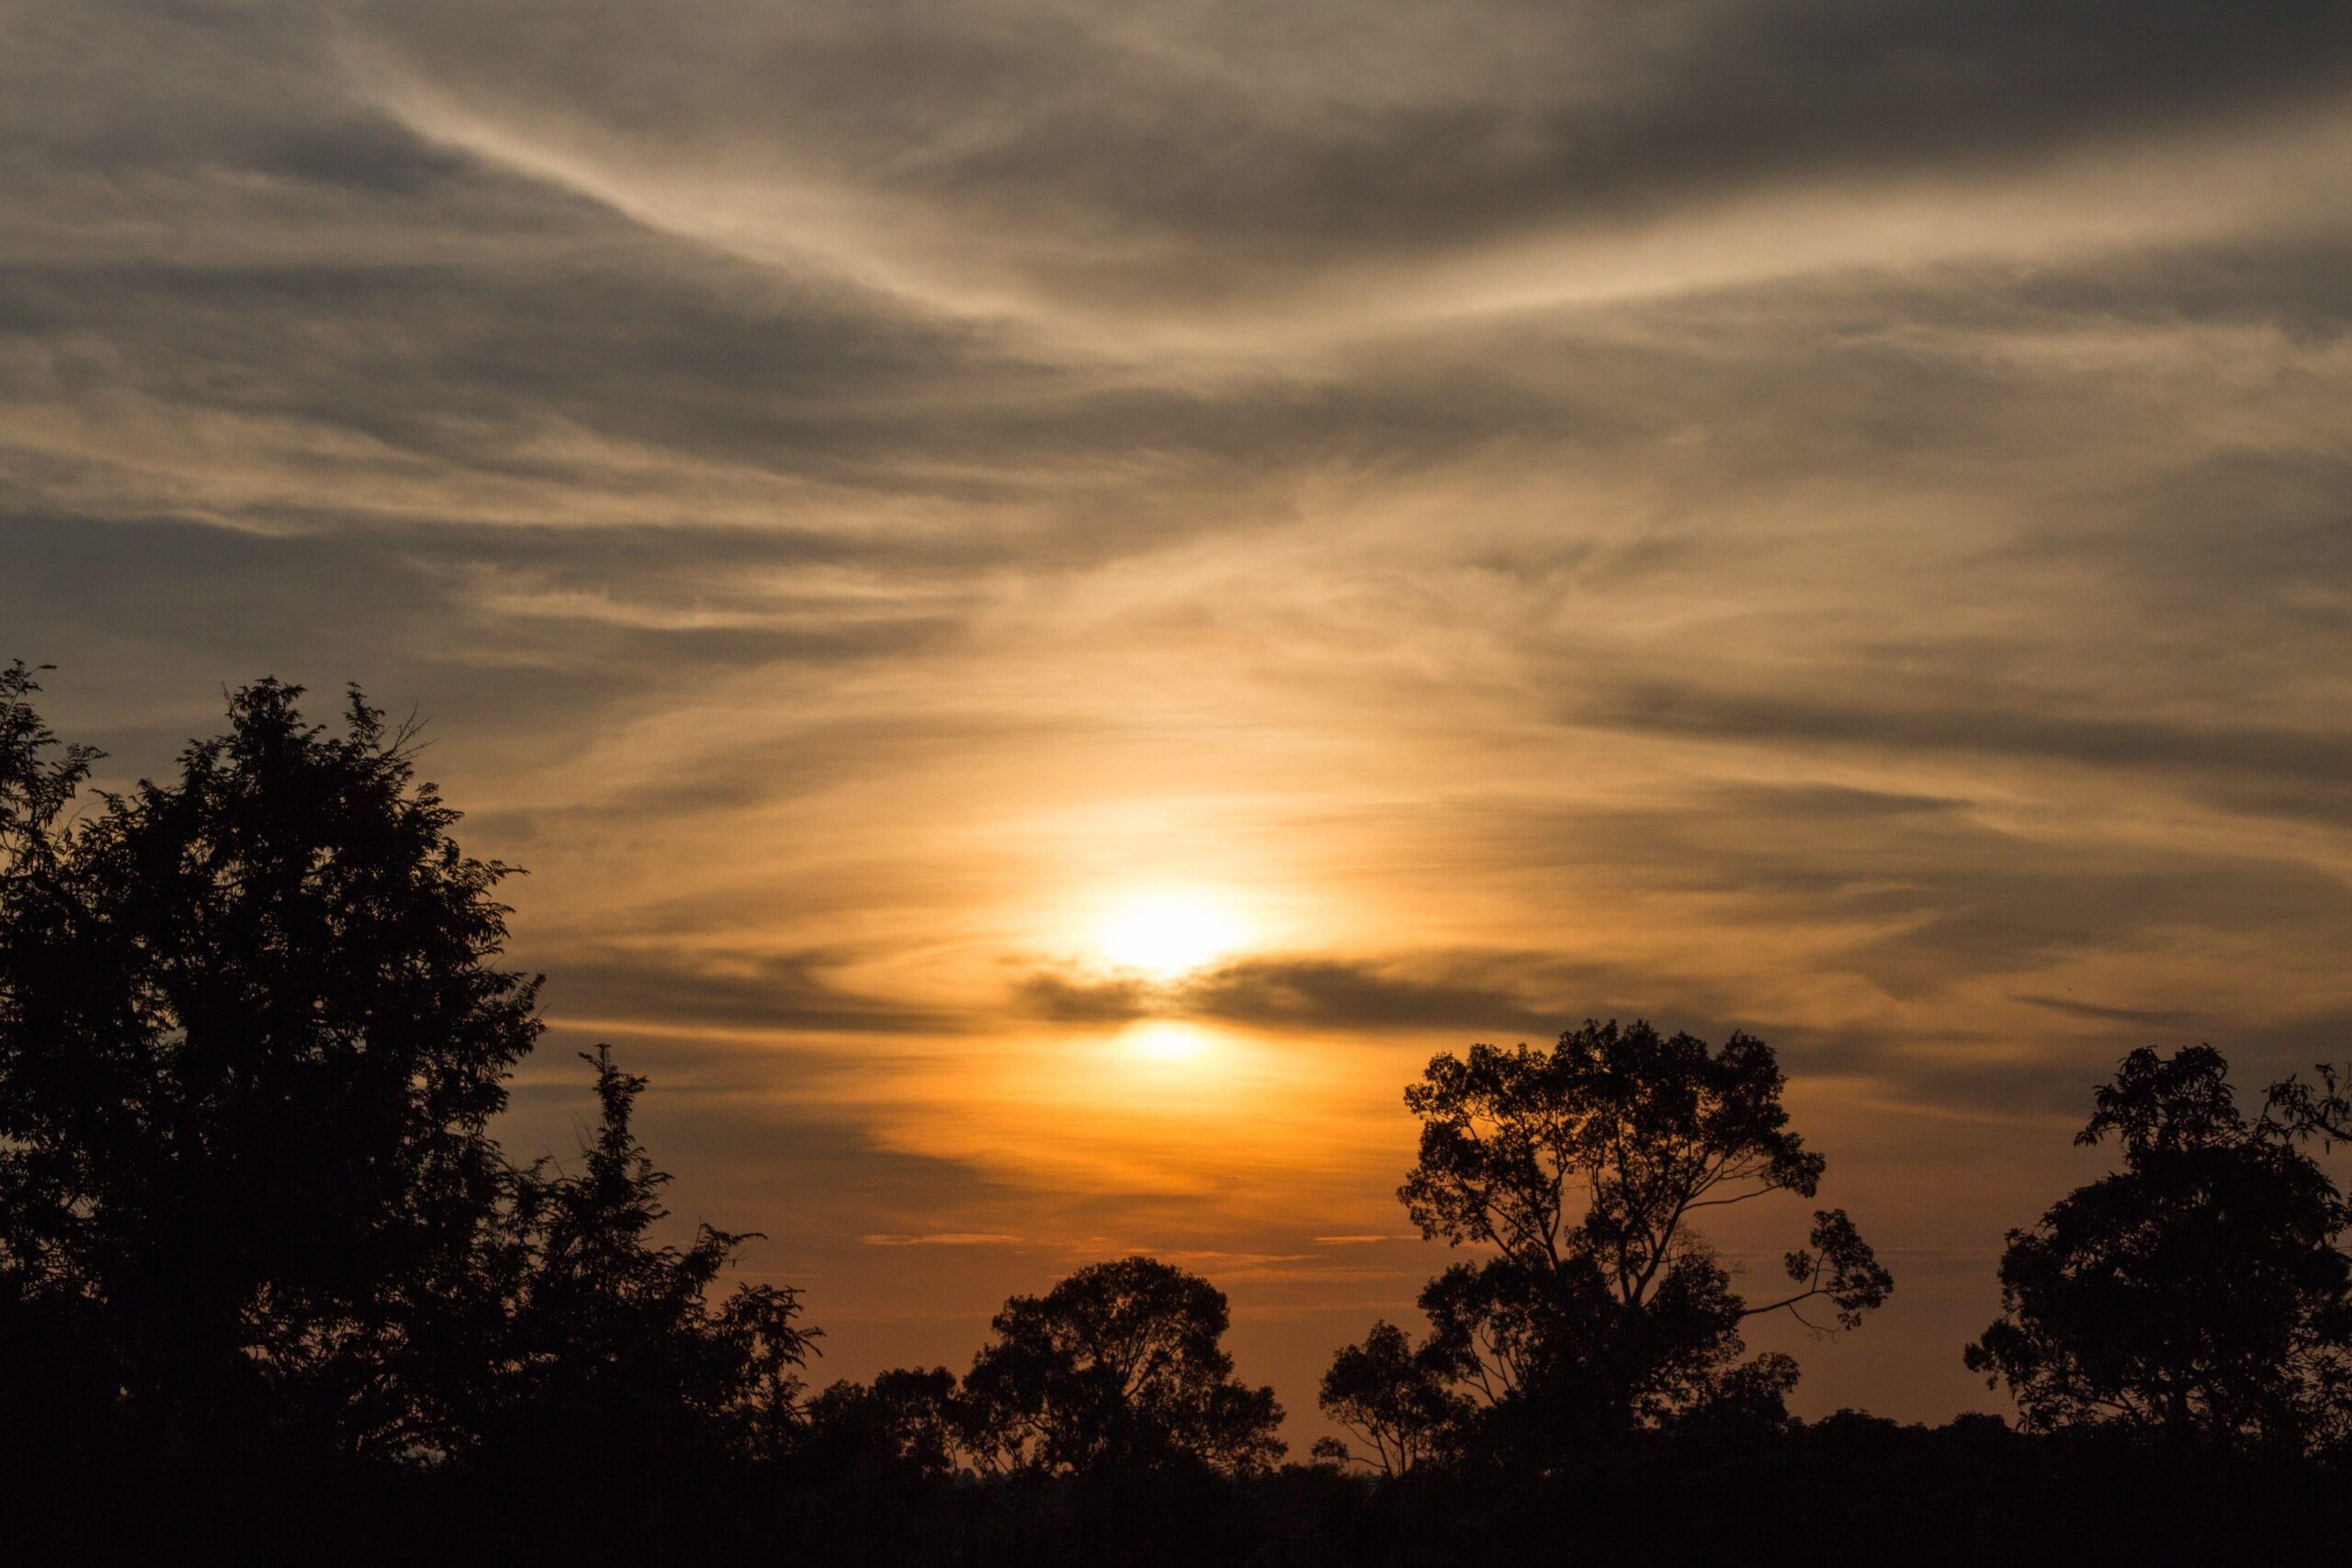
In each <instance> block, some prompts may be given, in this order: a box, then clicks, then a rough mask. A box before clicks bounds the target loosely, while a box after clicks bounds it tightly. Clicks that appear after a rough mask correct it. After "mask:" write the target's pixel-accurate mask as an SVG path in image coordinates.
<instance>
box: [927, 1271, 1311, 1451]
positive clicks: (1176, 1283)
mask: <svg viewBox="0 0 2352 1568" xmlns="http://www.w3.org/2000/svg"><path fill="white" fill-rule="evenodd" d="M990 1327H991V1329H992V1330H993V1332H994V1334H995V1338H994V1339H993V1340H992V1341H990V1342H989V1344H988V1345H987V1346H985V1347H984V1348H982V1349H981V1350H980V1353H979V1354H978V1356H977V1357H976V1358H975V1359H973V1362H972V1369H971V1371H969V1372H968V1373H967V1374H966V1375H965V1379H964V1394H963V1401H962V1404H963V1411H964V1423H965V1430H964V1439H965V1442H966V1444H967V1446H968V1448H969V1449H970V1450H971V1451H972V1453H973V1455H974V1456H975V1458H976V1459H978V1461H980V1462H981V1463H982V1464H983V1465H984V1466H986V1467H987V1468H989V1469H991V1470H995V1471H999V1472H1001V1471H1006V1470H1015V1469H1018V1470H1032V1471H1046V1472H1085V1471H1091V1470H1095V1469H1099V1468H1106V1467H1115V1466H1131V1465H1138V1464H1150V1463H1155V1462H1163V1461H1169V1460H1172V1459H1184V1460H1191V1461H1197V1462H1199V1463H1202V1464H1205V1465H1208V1466H1210V1467H1212V1468H1214V1469H1216V1470H1220V1471H1224V1472H1228V1473H1231V1474H1250V1473H1253V1472H1259V1471H1262V1470H1264V1469H1266V1468H1267V1467H1269V1466H1270V1465H1272V1463H1273V1461H1276V1460H1277V1459H1280V1458H1281V1457H1282V1454H1283V1442H1282V1440H1281V1439H1280V1438H1277V1437H1276V1436H1275V1435H1274V1434H1275V1431H1276V1430H1277V1428H1279V1427H1281V1425H1282V1418H1283V1417H1282V1407H1281V1405H1279V1404H1276V1403H1275V1401H1274V1391H1273V1390H1272V1389H1271V1388H1251V1387H1250V1386H1248V1385H1247V1384H1245V1383H1243V1382H1240V1381H1239V1380H1238V1379H1237V1378H1235V1377H1234V1376H1233V1358H1232V1357H1231V1356H1229V1355H1227V1353H1226V1351H1225V1348H1224V1345H1223V1341H1224V1338H1225V1331H1226V1327H1227V1310H1226V1301H1225V1294H1224V1292H1221V1291H1219V1290H1217V1289H1216V1287H1215V1286H1214V1285H1211V1284H1210V1283H1209V1282H1208V1281H1207V1280H1204V1279H1202V1278H1201V1277H1200V1276H1199V1275H1197V1274H1189V1273H1186V1272H1185V1271H1184V1270H1182V1269H1175V1268H1171V1267H1170V1266H1169V1265H1168V1264H1165V1263H1161V1262H1159V1260H1158V1259H1156V1258H1144V1257H1134V1258H1122V1259H1120V1260H1118V1261H1117V1262H1114V1263H1096V1264H1091V1265H1090V1266H1088V1267H1087V1268H1084V1269H1080V1270H1079V1271H1078V1272H1077V1273H1075V1274H1073V1275H1071V1276H1070V1277H1069V1279H1067V1280H1063V1281H1061V1283H1059V1284H1057V1285H1056V1286H1055V1287H1054V1288H1053V1289H1052V1290H1051V1291H1049V1292H1046V1294H1045V1295H1043V1296H1014V1297H1013V1298H1012V1300H1010V1301H1008V1302H1006V1303H1004V1310H1003V1311H1002V1312H1001V1313H999V1314H997V1315H996V1318H995V1320H994V1322H993V1323H992V1324H991V1325H990Z"/></svg>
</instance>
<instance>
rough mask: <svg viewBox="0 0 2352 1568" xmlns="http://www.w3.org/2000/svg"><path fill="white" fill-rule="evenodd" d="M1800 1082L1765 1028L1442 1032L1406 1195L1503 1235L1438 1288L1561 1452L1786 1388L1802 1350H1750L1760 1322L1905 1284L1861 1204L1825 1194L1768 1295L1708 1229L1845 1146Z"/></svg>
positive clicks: (1471, 1354)
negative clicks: (1702, 1034) (1787, 1079)
mask: <svg viewBox="0 0 2352 1568" xmlns="http://www.w3.org/2000/svg"><path fill="white" fill-rule="evenodd" d="M1781 1088H1782V1078H1781V1071H1780V1067H1779V1065H1778V1063H1777V1061H1776V1060H1775V1058H1774V1056H1773V1054H1772V1052H1771V1049H1770V1047H1769V1046H1767V1045H1766V1044H1765V1043H1763V1042H1762V1041H1760V1040H1758V1039H1755V1038H1754V1037H1752V1036H1750V1035H1747V1034H1745V1033H1735V1034H1734V1035H1733V1036H1732V1037H1731V1038H1730V1039H1729V1040H1728V1041H1727V1042H1725V1043H1724V1047H1723V1049H1722V1050H1721V1051H1711V1050H1710V1049H1709V1048H1708V1047H1707V1045H1706V1043H1704V1042H1703V1041H1701V1040H1699V1039H1697V1038H1695V1037H1693V1036H1691V1035H1689V1034H1676V1035H1674V1036H1672V1037H1671V1038H1668V1037H1665V1036H1662V1035H1660V1034H1659V1033H1658V1032H1657V1031H1656V1030H1655V1029H1653V1028H1652V1027H1651V1026H1650V1025H1649V1024H1647V1023H1646V1022H1640V1021H1636V1022H1634V1024H1632V1025H1630V1026H1627V1027H1623V1028H1621V1027H1620V1026H1619V1025H1618V1024H1617V1023H1615V1022H1614V1021H1611V1022H1610V1023H1607V1024H1600V1023H1594V1022H1590V1021H1588V1022H1587V1023H1586V1024H1585V1026H1584V1027H1583V1028H1581V1029H1578V1030H1575V1031H1571V1032H1567V1033H1566V1034H1563V1035H1562V1036H1561V1037H1560V1039H1559V1042H1558V1043H1557V1044H1556V1045H1555V1047H1554V1048H1553V1049H1552V1050H1550V1051H1549V1052H1544V1051H1537V1050H1532V1049H1530V1048H1529V1047H1527V1046H1525V1045H1520V1046H1518V1047H1515V1048H1514V1049H1511V1050H1507V1051H1506V1050H1500V1049H1498V1048H1496V1047H1494V1046H1492V1045H1484V1044H1481V1045H1474V1046H1472V1047H1471V1049H1470V1053H1469V1055H1468V1056H1467V1057H1466V1058H1464V1057H1457V1056H1455V1055H1453V1054H1452V1053H1450V1052H1449V1053H1442V1054H1441V1055H1438V1056H1436V1057H1434V1058H1433V1059H1432V1060H1431V1061H1430V1065H1429V1067H1428V1069H1427V1071H1426V1073H1425V1074H1424V1075H1423V1077H1422V1079H1421V1081H1420V1082H1419V1083H1417V1084H1414V1085H1412V1086H1411V1087H1409V1088H1408V1089H1407V1090H1406V1091H1405V1101H1406V1104H1407V1106H1408V1109H1410V1110H1411V1111H1413V1112H1414V1114H1415V1115H1417V1116H1419V1118H1420V1119H1421V1139H1420V1158H1419V1163H1418V1164H1417V1165H1416V1166H1415V1167H1414V1168H1413V1170H1412V1172H1411V1174H1410V1175H1409V1177H1408V1179H1407V1180H1406V1182H1405V1184H1404V1186H1403V1187H1402V1188H1401V1189H1399V1190H1398V1194H1397V1195H1398V1197H1399V1198H1400V1199H1401V1200H1402V1201H1403V1202H1404V1204H1405V1206H1406V1210H1407V1212H1408V1213H1409V1214H1410V1215H1411V1216H1412V1218H1413V1221H1414V1223H1415V1224H1418V1225H1419V1226H1420V1228H1421V1234H1422V1235H1424V1236H1427V1237H1432V1238H1434V1237H1438V1236H1443V1237H1444V1238H1445V1239H1446V1240H1447V1241H1448V1242H1449V1243H1452V1244H1454V1245H1457V1246H1459V1245H1471V1246H1478V1247H1487V1248H1490V1249H1492V1255H1491V1256H1489V1257H1488V1258H1485V1259H1484V1260H1482V1261H1480V1262H1477V1263H1475V1264H1464V1265H1459V1266H1457V1267H1455V1268H1454V1269H1449V1270H1448V1271H1447V1272H1446V1273H1445V1274H1443V1275H1442V1276H1440V1277H1439V1278H1438V1279H1437V1280H1433V1281H1431V1283H1430V1288H1429V1290H1428V1291H1427V1292H1424V1294H1423V1297H1422V1307H1423V1310H1424V1311H1425V1312H1427V1313H1428V1314H1429V1315H1430V1322H1431V1325H1432V1329H1433V1331H1434V1333H1435V1335H1436V1337H1437V1338H1438V1340H1439V1342H1440V1343H1441V1344H1442V1345H1444V1346H1446V1347H1447V1348H1449V1349H1450V1350H1451V1351H1452V1352H1453V1354H1455V1355H1456V1356H1458V1357H1459V1358H1461V1359H1462V1362H1463V1365H1464V1368H1465V1371H1466V1374H1467V1378H1468V1381H1469V1382H1470V1383H1471V1385H1472V1386H1473V1387H1474V1388H1475V1389H1476V1391H1477V1392H1478V1393H1480V1394H1481V1395H1482V1396H1483V1397H1484V1399H1485V1400H1486V1401H1487V1404H1489V1405H1490V1406H1491V1407H1492V1409H1493V1411H1494V1412H1495V1413H1496V1414H1497V1416H1498V1417H1500V1418H1501V1420H1502V1421H1503V1422H1504V1424H1506V1425H1510V1426H1513V1427H1517V1428H1518V1429H1519V1430H1520V1431H1521V1434H1522V1435H1524V1436H1526V1437H1527V1438H1530V1439H1531V1440H1532V1441H1535V1442H1537V1443H1538V1444H1540V1445H1541V1446H1542V1448H1544V1450H1549V1451H1557V1450H1558V1448H1559V1446H1560V1445H1561V1444H1562V1443H1563V1442H1566V1441H1568V1440H1570V1439H1571V1438H1572V1437H1574V1438H1593V1437H1600V1438H1622V1437H1623V1435H1624V1434H1626V1433H1628V1432H1630V1431H1632V1430H1634V1429H1635V1428H1637V1427H1643V1426H1650V1425H1657V1424H1660V1423H1664V1422H1668V1421H1672V1420H1676V1419H1679V1418H1681V1417H1683V1416H1689V1415H1691V1414H1693V1413H1696V1412H1700V1411H1702V1410H1705V1409H1707V1408H1709V1407H1710V1406H1711V1405H1713V1404H1720V1403H1722V1402H1725V1401H1730V1402H1734V1403H1736V1404H1739V1405H1740V1406H1742V1407H1743V1408H1753V1407H1755V1406H1756V1405H1758V1404H1759V1403H1770V1402H1771V1401H1777V1399H1778V1397H1779V1394H1780V1393H1781V1392H1784V1391H1785V1389H1786V1388H1787V1387H1788V1386H1789V1385H1790V1384H1792V1382H1794V1379H1795V1367H1794V1363H1793V1362H1792V1361H1790V1360H1789V1359H1788V1358H1786V1357H1781V1356H1772V1357H1763V1358H1758V1359H1755V1360H1752V1361H1748V1362H1746V1363H1744V1364H1743V1363H1741V1362H1740V1361H1739V1357H1740V1355H1741V1354H1742V1351H1743V1348H1744V1346H1743V1342H1742V1339H1741V1336H1740V1332H1739V1325H1741V1324H1742V1323H1743V1322H1745V1321H1746V1320H1747V1319H1748V1318H1751V1317H1755V1316H1757V1315H1758V1314H1763V1313H1770V1312H1787V1313H1789V1314H1792V1315H1793V1316H1795V1317H1797V1318H1798V1320H1799V1321H1801V1322H1804V1324H1806V1325H1807V1326H1809V1327H1812V1328H1815V1329H1816V1330H1819V1331H1824V1332H1826V1331H1827V1329H1828V1328H1829V1327H1830V1326H1831V1325H1836V1326H1838V1327H1845V1328H1851V1327H1854V1326H1855V1325H1858V1324H1859V1323H1860V1318H1861V1314H1863V1313H1864V1312H1865V1311H1867V1310H1869V1309H1870V1308H1872V1307H1875V1306H1877V1305H1878V1304H1879V1303H1882V1302H1883V1301H1884V1300H1885V1298H1886V1295H1887V1292H1889V1291H1890V1290H1891V1289H1892V1287H1893V1281H1892V1280H1891V1279H1890V1278H1889V1276H1888V1274H1887V1272H1886V1270H1885V1269H1883V1268H1881V1267H1880V1266H1879V1264H1878V1261H1877V1259H1876V1258H1874V1257H1873V1256H1872V1254H1871V1249H1870V1247H1869V1246H1868V1245H1867V1244H1865V1243H1864V1242H1863V1241H1862V1239H1861V1237H1860V1235H1858V1234H1857V1233H1856V1231H1855V1229H1854V1226H1853V1224H1852V1222H1851V1221H1850V1220H1849V1219H1848V1218H1847V1216H1846V1214H1845V1212H1844V1211H1843V1210H1819V1211H1816V1212H1815V1214H1814V1217H1813V1225H1812V1229H1811V1233H1810V1236H1809V1238H1808V1243H1807V1245H1806V1246H1804V1247H1800V1248H1798V1249H1796V1250H1794V1251H1792V1252H1790V1253H1789V1254H1788V1255H1787V1258H1786V1266H1787V1272H1788V1276H1789V1279H1790V1280H1791V1282H1792V1286H1793V1288H1792V1290H1790V1291H1788V1292H1784V1293H1783V1294H1782V1295H1781V1296H1780V1297H1779V1299H1777V1300H1774V1301H1770V1302H1768V1303H1763V1304H1760V1305H1750V1304H1749V1303H1747V1301H1746V1300H1744V1299H1743V1298H1742V1297H1741V1296H1739V1295H1738V1294H1737V1293H1736V1292H1734V1291H1733V1290H1732V1288H1731V1280H1730V1277H1729V1275H1728V1274H1727V1273H1726V1272H1725V1271H1724V1269H1723V1267H1722V1265H1721V1264H1720V1263H1719V1262H1717V1260H1716V1259H1715V1258H1714V1256H1713V1253H1712V1252H1711V1251H1710V1250H1709V1248H1708V1247H1707V1246H1706V1244H1705V1243H1704V1241H1703V1240H1702V1238H1701V1237H1700V1236H1699V1235H1696V1234H1695V1233H1694V1231H1693V1229H1692V1224H1691V1222H1692V1219H1693V1217H1694V1216H1695V1215H1697V1214H1698V1213H1700V1212H1701V1211H1702V1210H1705V1209H1710V1208H1719V1207H1723V1206H1725V1205H1728V1204H1733V1203H1742V1202H1747V1201H1751V1200H1753V1199H1757V1198H1760V1197H1763V1196H1765V1195H1767V1194H1770V1193H1773V1192H1791V1193H1794V1194H1797V1195H1800V1196H1803V1197H1811V1196H1813V1195H1814V1193H1815V1190H1817V1188H1818V1186H1819V1183H1820V1180H1821V1175H1822V1170H1823V1166H1824V1161H1823V1159H1822V1156H1819V1155H1817V1154H1814V1153H1811V1152H1809V1151H1808V1150H1806V1149H1805V1147H1804V1143H1803V1140H1802V1139H1800V1138H1799V1137H1798V1136H1797V1134H1794V1133H1792V1132H1790V1131H1789V1130H1788V1113H1787V1111H1785V1110H1784V1109H1783V1108H1782V1106H1781ZM1816 1306H1817V1307H1818V1308H1820V1309H1823V1310H1825V1311H1826V1314H1827V1319H1826V1321H1824V1320H1823V1319H1821V1318H1818V1317H1815V1316H1813V1315H1809V1314H1810V1313H1811V1312H1812V1311H1813V1309H1815V1307H1816Z"/></svg>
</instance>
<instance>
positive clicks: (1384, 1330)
mask: <svg viewBox="0 0 2352 1568" xmlns="http://www.w3.org/2000/svg"><path fill="white" fill-rule="evenodd" d="M1463 1371H1464V1368H1463V1357H1462V1356H1461V1355H1460V1354H1459V1353H1458V1352H1457V1351H1455V1350H1454V1349H1453V1348H1451V1347H1450V1346H1449V1345H1447V1344H1446V1343H1444V1342H1442V1340H1440V1339H1437V1338H1431V1339H1430V1340H1428V1341H1425V1342H1424V1343H1423V1344H1421V1345H1419V1346H1418V1347H1417V1346H1415V1345H1414V1344H1413V1343H1412V1341H1411V1340H1410V1339H1409V1338H1408V1337H1407V1336H1406V1334H1405V1331H1404V1330H1403V1329H1401V1328H1398V1327H1397V1326H1396V1325H1394V1324H1389V1323H1375V1324H1374V1325H1372V1332H1371V1333H1369V1334H1367V1335H1365V1336H1364V1339H1363V1344H1361V1345H1350V1346H1348V1347H1346V1348H1343V1349H1341V1350H1340V1353H1339V1354H1338V1355H1337V1356H1335V1357H1333V1358H1332V1360H1331V1369H1330V1371H1327V1372H1325V1373H1324V1374H1323V1384H1322V1389H1321V1395H1322V1397H1321V1404H1322V1406H1323V1411H1324V1414H1326V1415H1328V1416H1330V1417H1331V1419H1332V1420H1334V1421H1337V1422H1338V1423H1339V1424H1340V1426H1342V1427H1346V1428H1347V1429H1348V1430H1349V1431H1350V1432H1351V1433H1353V1434H1354V1435H1355V1436H1356V1438H1357V1439H1358V1440H1359V1441H1361V1442H1363V1443H1365V1444H1367V1445H1369V1446H1370V1448H1371V1450H1372V1455H1371V1457H1370V1458H1369V1459H1365V1460H1362V1461H1361V1462H1363V1463H1365V1464H1369V1465H1376V1466H1377V1467H1378V1468H1379V1470H1380V1472H1381V1473H1382V1474H1383V1475H1390V1476H1396V1475H1402V1474H1404V1473H1405V1472H1408V1471H1409V1470H1411V1469H1412V1468H1413V1467H1414V1466H1415V1465H1417V1464H1420V1463H1424V1462H1426V1461H1429V1460H1430V1459H1433V1458H1435V1457H1437V1456H1439V1455H1441V1454H1443V1453H1444V1452H1446V1451H1447V1450H1449V1449H1450V1448H1452V1447H1453V1444H1454V1443H1455V1442H1456V1441H1458V1440H1459V1438H1460V1435H1461V1427H1462V1425H1463V1423H1464V1421H1466V1420H1467V1419H1468V1418H1469V1415H1470V1401H1469V1400H1468V1399H1467V1398H1466V1397H1464V1395H1462V1394H1460V1393H1455V1392H1454V1389H1453V1382H1454V1380H1455V1379H1456V1378H1457V1377H1459V1376H1460V1375H1462V1373H1463ZM1326 1451H1328V1450H1326ZM1332 1457H1334V1458H1340V1457H1345V1458H1355V1457H1357V1456H1354V1455H1352V1454H1350V1453H1349V1452H1348V1450H1347V1448H1346V1445H1345V1444H1341V1445H1340V1449H1339V1452H1338V1453H1336V1454H1334V1455H1332Z"/></svg>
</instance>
